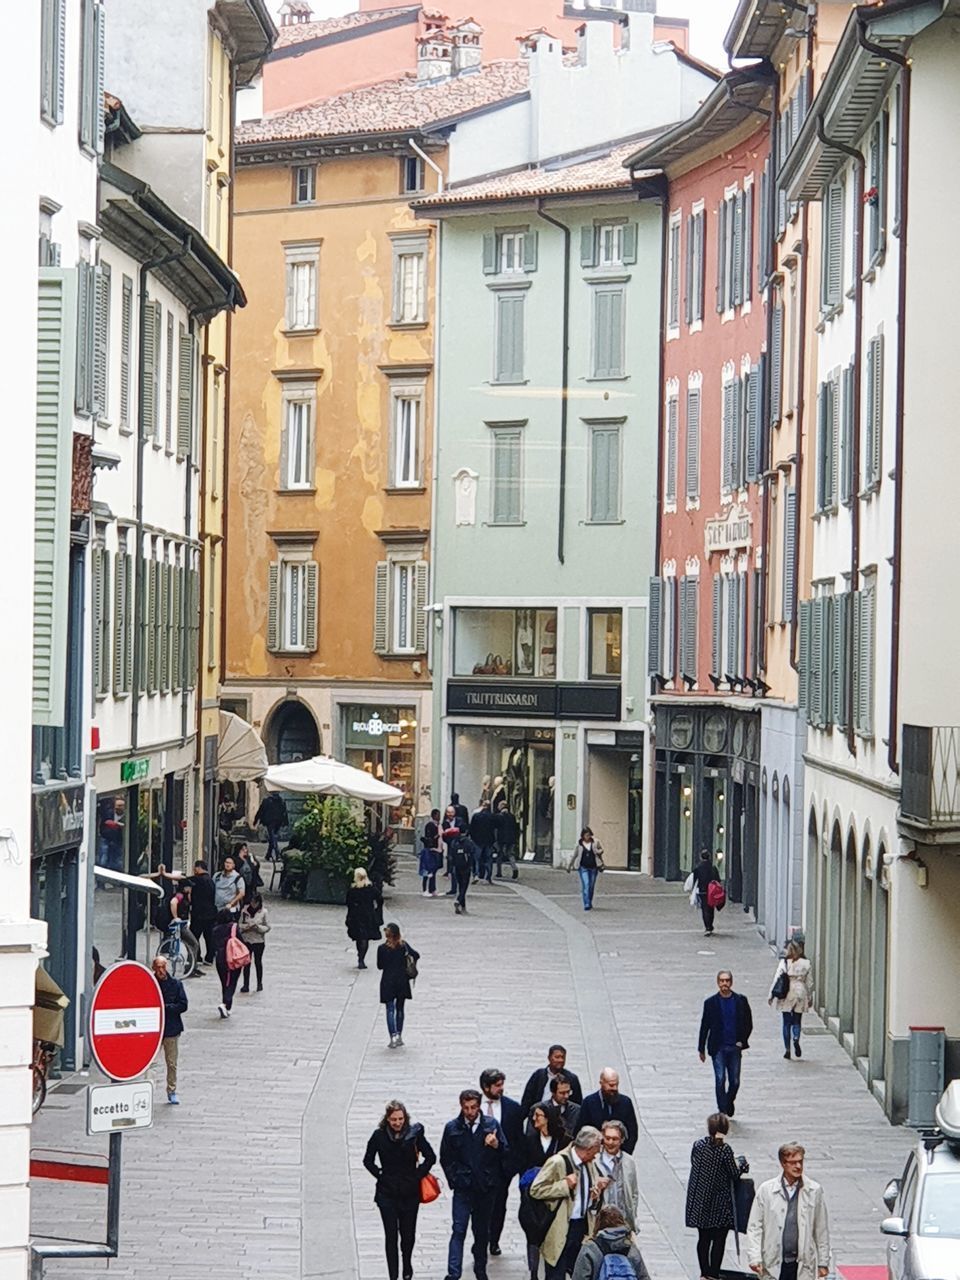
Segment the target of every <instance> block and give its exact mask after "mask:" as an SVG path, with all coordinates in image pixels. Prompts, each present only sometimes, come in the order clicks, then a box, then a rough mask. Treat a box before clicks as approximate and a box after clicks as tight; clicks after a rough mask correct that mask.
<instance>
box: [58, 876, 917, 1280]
mask: <svg viewBox="0 0 960 1280" xmlns="http://www.w3.org/2000/svg"><path fill="white" fill-rule="evenodd" d="M400 868H401V869H400V872H399V874H398V877H397V885H396V887H395V888H393V889H388V891H387V899H386V902H385V905H384V919H385V921H389V920H395V921H397V922H398V923H399V924H400V926H401V929H402V931H403V934H404V936H405V937H407V938H409V940H410V942H411V944H412V945H413V946H414V947H416V949H417V950H418V951H419V952H420V954H421V961H420V966H419V969H420V977H419V978H418V980H417V983H416V987H415V991H414V998H413V1000H412V1002H410V1003H409V1004H408V1006H407V1019H406V1026H405V1028H404V1042H405V1043H404V1046H403V1047H402V1048H400V1049H395V1050H391V1049H390V1048H388V1035H387V1029H386V1024H385V1021H384V1017H383V1010H382V1008H381V1006H380V1004H379V1003H378V975H377V972H376V969H375V968H373V967H372V961H373V953H371V956H370V961H371V968H370V969H369V970H367V971H363V972H360V971H358V970H357V969H356V968H355V963H356V956H355V952H354V948H353V945H352V944H351V943H350V941H349V940H348V938H347V936H346V933H345V930H344V927H343V917H344V912H343V909H342V908H339V907H324V906H316V905H309V904H303V903H292V902H287V901H284V900H281V899H278V898H275V897H274V898H270V899H269V901H268V904H267V905H268V910H269V912H270V917H271V920H272V923H273V928H272V931H271V933H270V935H269V938H268V942H267V948H266V953H265V956H264V984H265V990H264V991H263V993H262V994H259V995H257V994H251V995H246V996H238V997H237V999H236V1001H235V1003H234V1010H233V1017H232V1018H231V1019H230V1020H229V1021H228V1022H223V1021H222V1020H221V1019H219V1018H218V1016H217V1012H216V1005H217V1003H218V999H219V986H218V983H217V980H216V977H215V975H214V974H213V973H212V972H211V973H208V974H207V976H205V977H204V978H199V979H191V980H189V981H188V982H187V991H188V995H189V999H190V1009H189V1011H188V1012H187V1014H185V1015H184V1023H185V1028H186V1029H185V1032H184V1035H183V1037H182V1040H181V1048H180V1084H179V1090H178V1091H179V1095H180V1099H181V1105H180V1106H179V1107H168V1106H166V1105H165V1103H164V1101H163V1099H164V1092H163V1088H162V1076H161V1073H160V1067H159V1065H158V1064H155V1065H154V1067H153V1068H152V1073H153V1077H154V1079H155V1081H156V1086H157V1092H156V1099H157V1100H156V1120H155V1124H154V1127H153V1128H152V1129H151V1130H147V1131H144V1132H140V1133H133V1134H129V1135H127V1136H126V1137H125V1139H124V1154H123V1162H124V1163H123V1189H122V1225H121V1238H120V1242H121V1247H120V1256H119V1258H118V1259H117V1260H116V1261H114V1262H112V1263H111V1264H110V1265H109V1268H108V1267H107V1264H106V1263H104V1262H99V1261H97V1262H75V1263H60V1264H57V1263H50V1264H48V1268H47V1275H48V1276H50V1277H56V1276H58V1275H63V1276H65V1277H66V1276H73V1275H79V1274H88V1273H94V1274H96V1273H105V1272H106V1271H107V1270H108V1269H109V1274H110V1275H111V1276H115V1277H120V1278H122V1280H125V1278H126V1277H130V1278H131V1280H132V1278H133V1277H136V1280H155V1278H156V1280H160V1277H163V1278H164V1280H168V1278H169V1276H170V1275H171V1271H172V1270H175V1272H176V1274H177V1275H178V1276H180V1277H185V1278H186V1280H201V1278H202V1280H221V1277H222V1278H223V1280H226V1278H227V1277H230V1278H231V1280H233V1278H237V1277H239V1280H253V1277H257V1280H297V1278H299V1277H304V1278H305V1280H320V1278H321V1277H331V1278H332V1277H338V1278H339V1280H381V1278H382V1277H383V1276H385V1275H386V1268H385V1264H384V1259H383V1236H382V1230H381V1224H380V1219H379V1215H378V1213H377V1211H376V1209H375V1207H374V1204H373V1190H374V1184H373V1180H372V1179H371V1178H370V1176H369V1175H368V1174H367V1172H366V1171H365V1170H364V1168H363V1166H362V1164H361V1159H362V1156H363V1151H364V1147H365V1144H366V1141H367V1138H368V1137H369V1135H370V1132H371V1131H372V1129H373V1128H374V1127H375V1125H376V1124H377V1123H378V1122H379V1120H380V1118H381V1116H382V1115H383V1109H384V1104H385V1103H386V1101H387V1100H388V1099H392V1098H397V1099H400V1100H401V1101H403V1102H404V1103H405V1104H406V1106H407V1107H408V1108H409V1110H410V1113H411V1116H412V1118H413V1119H414V1120H417V1121H420V1122H421V1123H423V1124H424V1126H425V1129H426V1135H427V1137H428V1139H429V1140H430V1142H431V1143H432V1145H433V1146H434V1148H435V1149H439V1143H440V1137H441V1133H442V1127H443V1124H444V1123H445V1122H446V1121H447V1120H448V1119H450V1118H451V1117H452V1116H454V1115H455V1114H456V1112H457V1110H458V1103H457V1095H458V1093H459V1091H460V1089H461V1088H465V1087H476V1086H477V1080H478V1076H479V1073H480V1071H481V1070H482V1069H483V1068H484V1067H493V1066H496V1067H500V1068H502V1069H503V1070H504V1071H505V1072H506V1076H507V1085H506V1092H507V1094H508V1095H509V1096H512V1097H516V1098H519V1096H520V1093H521V1091H522V1089H523V1085H524V1083H525V1081H526V1079H527V1076H528V1075H529V1074H530V1072H531V1071H533V1070H534V1069H535V1068H536V1067H539V1066H542V1065H544V1063H545V1060H546V1050H547V1047H548V1046H549V1045H550V1044H551V1043H553V1042H555V1041H558V1042H561V1043H563V1044H565V1045H566V1047H567V1050H568V1056H567V1063H568V1066H569V1067H570V1068H571V1069H572V1070H573V1071H575V1072H576V1073H577V1074H578V1075H579V1077H580V1080H581V1083H582V1085H583V1088H584V1092H585V1093H586V1092H592V1091H593V1090H594V1089H595V1088H596V1087H597V1083H596V1082H597V1077H598V1076H599V1073H600V1070H601V1069H602V1068H603V1067H604V1066H608V1065H609V1066H613V1067H615V1068H616V1069H618V1070H619V1071H620V1076H621V1089H622V1091H623V1092H625V1093H628V1094H629V1095H630V1096H632V1097H633V1099H634V1100H635V1103H636V1107H637V1112H638V1115H639V1118H640V1125H641V1128H640V1141H639V1144H638V1146H637V1149H636V1152H635V1158H636V1160H637V1162H638V1170H639V1179H640V1190H641V1194H642V1204H641V1223H640V1232H639V1236H638V1243H639V1245H640V1248H641V1250H642V1252H643V1255H644V1258H645V1261H646V1263H647V1266H648V1268H649V1270H650V1273H651V1277H652V1278H653V1280H685V1277H692V1278H694V1280H695V1277H696V1275H697V1274H698V1270H697V1262H696V1252H695V1244H696V1236H695V1232H693V1231H689V1230H687V1229H686V1228H685V1227H684V1225H683V1208H684V1185H685V1179H686V1176H687V1172H688V1169H689V1158H690V1147H691V1145H692V1143H693V1142H694V1140H695V1139H697V1138H699V1137H700V1136H701V1135H702V1134H703V1133H704V1132H705V1120H706V1117H707V1115H708V1114H709V1113H710V1112H712V1111H714V1110H715V1106H716V1104H715V1098H714V1088H713V1072H712V1070H711V1067H710V1063H709V1060H708V1062H707V1063H706V1065H701V1063H700V1061H699V1059H698V1056H697V1052H696V1048H697V1031H698V1026H699V1019H700V1011H701V1007H702V1002H703V1000H704V998H705V997H706V996H709V995H711V994H712V993H713V992H714V991H715V990H716V984H715V975H716V972H717V970H718V969H719V968H721V967H729V968H730V969H732V971H733V974H734V987H735V990H736V991H738V992H741V993H742V994H745V995H746V996H747V997H748V998H749V1000H750V1002H751V1005H752V1008H753V1014H754V1034H753V1038H752V1041H751V1047H750V1050H749V1052H747V1053H745V1054H744V1064H743V1081H742V1086H741V1091H740V1095H739V1097H738V1099H737V1111H736V1117H735V1119H734V1121H733V1122H732V1124H731V1132H730V1135H729V1141H730V1143H731V1144H732V1146H733V1149H734V1151H735V1152H736V1154H737V1155H741V1154H743V1155H745V1156H746V1157H747V1159H748V1160H749V1161H750V1166H751V1176H752V1177H753V1178H754V1179H755V1181H756V1182H757V1184H759V1183H760V1182H761V1181H762V1180H764V1179H765V1178H768V1177H771V1176H773V1175H774V1173H776V1172H777V1171H778V1168H779V1166H778V1165H777V1160H776V1153H777V1148H778V1146H779V1145H780V1143H781V1142H784V1141H787V1140H788V1139H795V1140H798V1141H800V1142H801V1143H803V1144H804V1145H805V1146H806V1149H807V1159H806V1172H807V1174H808V1175H809V1177H811V1178H814V1179H816V1180H817V1181H818V1182H820V1183H821V1184H822V1185H823V1187H824V1192H825V1195H826V1200H827V1204H828V1208H829V1212H830V1219H831V1234H832V1241H833V1247H834V1254H835V1261H836V1262H837V1263H838V1264H839V1266H840V1267H841V1268H842V1267H844V1266H870V1265H877V1264H880V1263H882V1260H883V1248H882V1239H881V1237H880V1235H879V1231H878V1222H879V1220H880V1217H881V1216H882V1206H881V1202H880V1199H879V1196H880V1192H881V1190H882V1188H883V1185H884V1183H885V1182H886V1180H887V1179H888V1177H890V1176H892V1175H894V1174H896V1173H898V1172H899V1170H900V1168H901V1167H902V1164H903V1160H904V1158H905V1154H906V1152H907V1150H908V1148H909V1144H910V1134H909V1132H908V1131H905V1130H903V1129H895V1128H892V1127H891V1126H890V1125H889V1124H888V1123H887V1121H886V1119H885V1118H884V1116H883V1113H882V1111H881V1109H880V1107H879V1105H878V1104H877V1103H876V1102H875V1101H874V1099H873V1098H872V1097H871V1096H870V1094H869V1093H868V1092H867V1091H866V1090H865V1089H864V1087H863V1082H862V1080H861V1079H860V1077H859V1075H858V1073H857V1068H856V1067H855V1065H854V1064H853V1063H852V1062H851V1061H850V1059H849V1058H848V1057H847V1055H846V1054H845V1053H844V1051H843V1049H842V1048H841V1047H840V1045H839V1044H838V1043H837V1041H836V1040H835V1039H834V1038H833V1036H831V1035H829V1034H827V1032H826V1030H825V1029H824V1028H822V1027H821V1026H820V1025H819V1023H818V1020H817V1019H816V1018H815V1017H814V1016H812V1015H810V1016H808V1017H807V1018H805V1019H804V1056H803V1058H802V1059H801V1060H799V1061H790V1062H785V1061H783V1058H782V1041H781V1038H780V1020H779V1016H778V1015H777V1014H776V1012H775V1011H773V1010H771V1009H768V1007H767V1004H766V995H767V993H768V991H769V986H770V982H771V980H772V975H773V971H774V967H775V960H774V957H773V955H772V953H771V952H770V950H769V949H768V948H767V947H766V945H765V944H764V942H763V941H762V939H760V938H759V937H758V935H757V932H756V929H755V926H754V925H753V924H752V923H751V922H750V921H749V919H748V918H747V917H746V916H745V915H744V914H743V913H742V912H741V911H740V910H739V909H738V908H737V907H736V906H734V905H730V906H728V907H727V908H726V909H725V910H724V911H723V912H721V913H720V914H719V915H718V920H717V932H716V933H715V935H714V936H713V937H712V938H709V939H707V938H704V937H703V933H702V927H701V925H700V920H699V915H698V913H696V912H695V911H693V910H691V909H690V907H689V905H688V902H687V898H686V895H684V894H683V893H682V892H681V891H680V889H679V887H678V886H676V885H666V884H663V883H661V882H657V881H652V880H650V879H648V878H646V877H643V878H641V877H638V876H632V875H618V874H616V873H607V874H606V875H604V876H602V877H601V878H600V883H599V885H598V890H597V897H596V906H595V909H594V910H593V911H592V912H591V913H590V914H589V915H586V914H585V913H584V912H583V911H582V908H581V906H580V893H579V888H578V884H577V880H576V877H572V876H569V875H566V874H565V873H564V872H562V871H554V870H547V869H540V868H535V869H534V868H530V867H527V866H524V867H523V868H522V870H521V876H520V879H519V880H518V881H517V882H513V881H511V880H507V879H504V880H503V881H502V882H500V883H498V882H496V881H495V882H494V884H493V886H491V887H486V886H472V887H471V889H470V892H469V895H468V899H467V906H468V912H469V914H468V915H467V916H465V917H457V916H455V915H454V912H453V909H452V906H451V905H450V900H449V899H446V898H443V897H437V898H435V899H424V898H423V897H422V896H421V894H420V892H419V881H418V879H417V877H416V874H415V872H416V868H415V865H414V864H413V862H412V860H408V859H401V861H400ZM443 883H444V882H443V881H441V885H443ZM814 981H815V982H816V974H814ZM86 1082H87V1081H86V1080H85V1079H81V1078H79V1077H74V1078H73V1079H67V1080H65V1081H64V1082H63V1084H62V1085H61V1087H59V1088H55V1089H53V1090H51V1093H50V1096H49V1098H48V1101H47V1103H46V1105H45V1106H44V1108H43V1110H42V1111H41V1112H40V1113H39V1115H38V1116H37V1117H36V1121H35V1124H34V1131H33V1145H34V1148H43V1147H55V1148H58V1149H59V1148H69V1149H70V1150H71V1151H75V1152H87V1151H94V1150H97V1151H100V1150H105V1146H104V1145H103V1140H98V1139H91V1138H87V1137H86V1136H85V1135H84V1121H83V1114H82V1097H83V1095H82V1092H78V1091H77V1089H78V1086H82V1085H83V1084H85V1083H86ZM437 1172H438V1174H440V1176H441V1180H442V1172H441V1171H440V1170H439V1169H438V1170H437ZM102 1190H103V1189H102V1188H99V1187H83V1186H80V1187H78V1186H76V1185H72V1184H60V1183H48V1182H38V1183H36V1184H35V1187H34V1198H33V1230H34V1233H35V1234H40V1233H42V1232H46V1233H49V1234H51V1235H56V1236H59V1237H76V1236H84V1237H86V1238H88V1239H94V1238H97V1233H98V1232H99V1231H100V1230H101V1226H102V1222H103V1202H102ZM516 1207H517V1196H516V1190H515V1187H514V1189H513V1190H512V1191H511V1196H510V1201H509V1205H508V1211H507V1227H506V1230H505V1232H504V1236H503V1241H502V1244H503V1256H502V1257H500V1258H492V1259H491V1260H490V1263H489V1274H490V1275H491V1276H492V1277H497V1280H521V1278H524V1277H527V1276H528V1275H529V1271H528V1268H527V1265H526V1256H525V1242H524V1240H523V1236H522V1233H521V1231H520V1229H519V1226H518V1225H517V1221H516ZM449 1226H450V1200H449V1194H448V1193H447V1192H446V1190H445V1191H444V1194H443V1196H442V1197H441V1199H440V1200H439V1201H438V1202H437V1203H435V1204H432V1205H427V1206H423V1207H422V1208H421V1210H420V1215H419V1225H418V1238H417V1248H416V1252H415V1255H414V1268H415V1274H416V1276H418V1277H423V1278H429V1280H442V1277H443V1275H444V1274H445V1269H446V1268H445V1264H446V1246H447V1240H448V1235H449ZM101 1238H102V1237H101ZM470 1261H471V1260H470V1257H469V1254H468V1255H467V1257H466V1259H465V1270H464V1274H465V1275H468V1276H469V1275H470V1274H471V1271H470ZM725 1265H726V1267H727V1268H736V1267H737V1262H736V1256H735V1253H734V1248H733V1237H732V1236H731V1237H730V1241H729V1242H728V1247H727V1257H726V1264H725ZM745 1266H746V1264H745V1260H744V1263H743V1269H745Z"/></svg>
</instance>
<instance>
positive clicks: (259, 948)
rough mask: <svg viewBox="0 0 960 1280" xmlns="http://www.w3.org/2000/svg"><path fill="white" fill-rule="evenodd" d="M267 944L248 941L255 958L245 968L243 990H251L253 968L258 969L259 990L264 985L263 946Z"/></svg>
mask: <svg viewBox="0 0 960 1280" xmlns="http://www.w3.org/2000/svg"><path fill="white" fill-rule="evenodd" d="M265 945H266V944H265V943H263V942H248V943H247V946H248V947H249V948H250V954H251V955H252V956H253V960H252V961H251V962H250V964H248V965H247V966H246V967H245V968H244V970H243V986H242V987H241V988H240V990H241V991H249V990H250V970H251V969H256V971H257V990H258V991H259V990H260V988H261V987H262V986H263V948H264V946H265Z"/></svg>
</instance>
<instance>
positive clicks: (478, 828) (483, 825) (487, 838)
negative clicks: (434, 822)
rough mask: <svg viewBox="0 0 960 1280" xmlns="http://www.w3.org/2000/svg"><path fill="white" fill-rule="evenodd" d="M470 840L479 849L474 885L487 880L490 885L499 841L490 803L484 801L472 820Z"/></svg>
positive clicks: (475, 864)
mask: <svg viewBox="0 0 960 1280" xmlns="http://www.w3.org/2000/svg"><path fill="white" fill-rule="evenodd" d="M470 839H471V840H472V841H473V843H474V844H475V845H476V847H477V854H476V860H475V861H474V864H473V883H474V884H476V883H477V881H478V880H486V882H487V884H490V877H491V876H492V875H493V846H494V844H495V843H496V840H497V828H496V824H495V823H494V821H493V814H492V813H491V812H490V801H489V800H484V801H483V803H482V804H481V805H480V808H479V809H475V810H474V811H473V816H472V817H471V819H470Z"/></svg>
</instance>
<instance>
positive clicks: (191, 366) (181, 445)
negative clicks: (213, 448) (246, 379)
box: [177, 324, 197, 461]
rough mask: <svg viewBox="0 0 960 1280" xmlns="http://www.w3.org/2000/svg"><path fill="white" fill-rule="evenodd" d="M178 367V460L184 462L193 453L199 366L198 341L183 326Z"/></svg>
mask: <svg viewBox="0 0 960 1280" xmlns="http://www.w3.org/2000/svg"><path fill="white" fill-rule="evenodd" d="M177 366H178V367H177V375H178V376H177V458H178V459H180V460H181V461H182V460H184V459H187V458H190V457H191V455H192V453H193V442H194V429H193V427H194V418H195V415H196V386H195V380H196V366H197V340H196V338H195V337H194V335H193V334H192V333H190V332H189V330H188V329H187V328H186V326H185V325H182V324H181V325H180V333H179V342H178V350H177Z"/></svg>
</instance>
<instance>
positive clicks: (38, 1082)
mask: <svg viewBox="0 0 960 1280" xmlns="http://www.w3.org/2000/svg"><path fill="white" fill-rule="evenodd" d="M46 1100H47V1077H46V1073H45V1072H44V1071H43V1069H42V1068H41V1067H38V1066H37V1065H36V1064H34V1067H33V1104H32V1107H33V1114H34V1115H36V1114H37V1112H38V1111H39V1110H40V1108H41V1107H42V1106H43V1104H44V1102H46Z"/></svg>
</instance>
